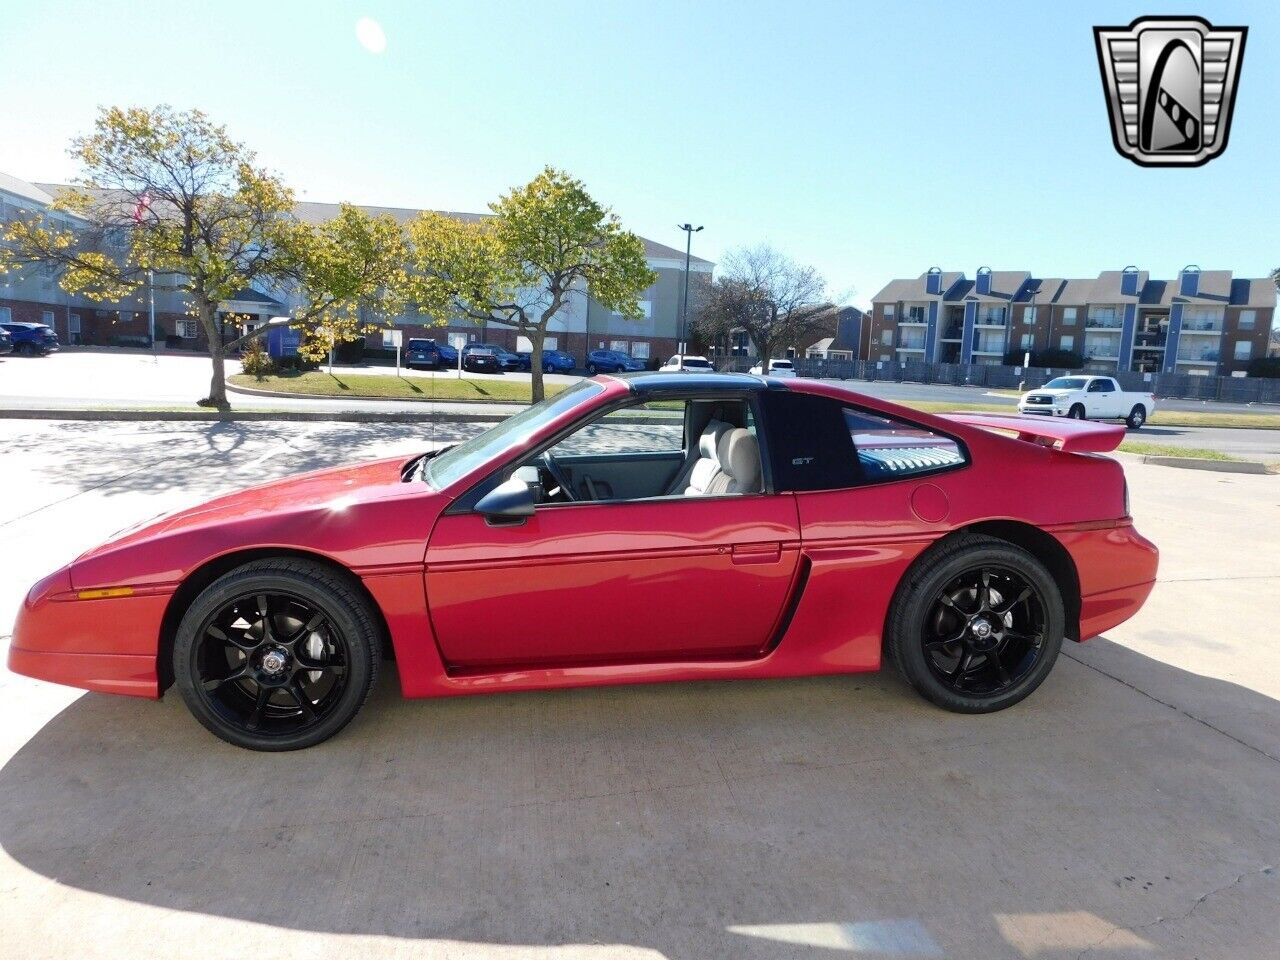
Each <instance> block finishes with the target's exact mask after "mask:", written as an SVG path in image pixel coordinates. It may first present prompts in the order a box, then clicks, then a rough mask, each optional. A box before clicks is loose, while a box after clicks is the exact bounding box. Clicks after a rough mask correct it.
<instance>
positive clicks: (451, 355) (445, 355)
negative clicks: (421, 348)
mask: <svg viewBox="0 0 1280 960" xmlns="http://www.w3.org/2000/svg"><path fill="white" fill-rule="evenodd" d="M436 349H437V350H439V351H440V362H441V364H442V365H444V366H446V367H455V368H456V367H457V366H458V348H457V347H451V346H450V345H449V344H447V343H440V344H437V345H436Z"/></svg>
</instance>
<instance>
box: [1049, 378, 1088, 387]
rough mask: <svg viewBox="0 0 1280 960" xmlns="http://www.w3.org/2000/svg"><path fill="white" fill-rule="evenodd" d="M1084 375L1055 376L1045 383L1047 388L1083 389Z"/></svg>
mask: <svg viewBox="0 0 1280 960" xmlns="http://www.w3.org/2000/svg"><path fill="white" fill-rule="evenodd" d="M1086 382H1087V381H1086V380H1085V379H1084V377H1054V378H1053V379H1052V380H1050V381H1049V382H1048V383H1046V384H1045V385H1044V388H1045V389H1046V390H1083V389H1084V385H1085V383H1086Z"/></svg>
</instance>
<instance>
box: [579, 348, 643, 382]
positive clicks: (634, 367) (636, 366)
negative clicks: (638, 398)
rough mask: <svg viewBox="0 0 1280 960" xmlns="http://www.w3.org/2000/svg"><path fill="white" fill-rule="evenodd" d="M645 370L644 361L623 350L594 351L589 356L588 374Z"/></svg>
mask: <svg viewBox="0 0 1280 960" xmlns="http://www.w3.org/2000/svg"><path fill="white" fill-rule="evenodd" d="M643 369H644V361H643V360H639V359H637V358H636V357H633V356H630V355H629V354H625V353H623V352H622V351H621V350H592V351H591V352H590V353H588V354H587V373H589V374H591V375H592V376H593V377H594V376H595V375H596V374H597V373H636V372H638V371H640V370H643Z"/></svg>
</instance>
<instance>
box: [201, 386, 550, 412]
mask: <svg viewBox="0 0 1280 960" xmlns="http://www.w3.org/2000/svg"><path fill="white" fill-rule="evenodd" d="M226 387H227V393H243V394H247V395H248V396H251V397H267V398H271V397H278V398H279V399H282V400H359V401H361V402H362V403H363V402H364V401H366V400H372V401H375V402H376V401H382V402H384V403H483V404H490V405H492V404H506V405H508V406H512V407H527V406H529V401H528V400H468V399H465V398H464V399H461V400H454V399H452V398H450V397H422V398H421V399H419V398H417V397H346V396H334V395H331V394H318V393H281V392H280V391H279V390H254V389H253V388H252V387H242V386H240V385H238V384H233V383H231V382H229V381H228V383H227V385H226ZM415 416H416V414H415Z"/></svg>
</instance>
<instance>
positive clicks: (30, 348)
mask: <svg viewBox="0 0 1280 960" xmlns="http://www.w3.org/2000/svg"><path fill="white" fill-rule="evenodd" d="M13 352H14V353H16V354H17V355H18V356H20V357H34V356H35V355H36V348H35V345H34V344H30V343H20V344H18V346H17V349H15V350H14V351H13Z"/></svg>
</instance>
